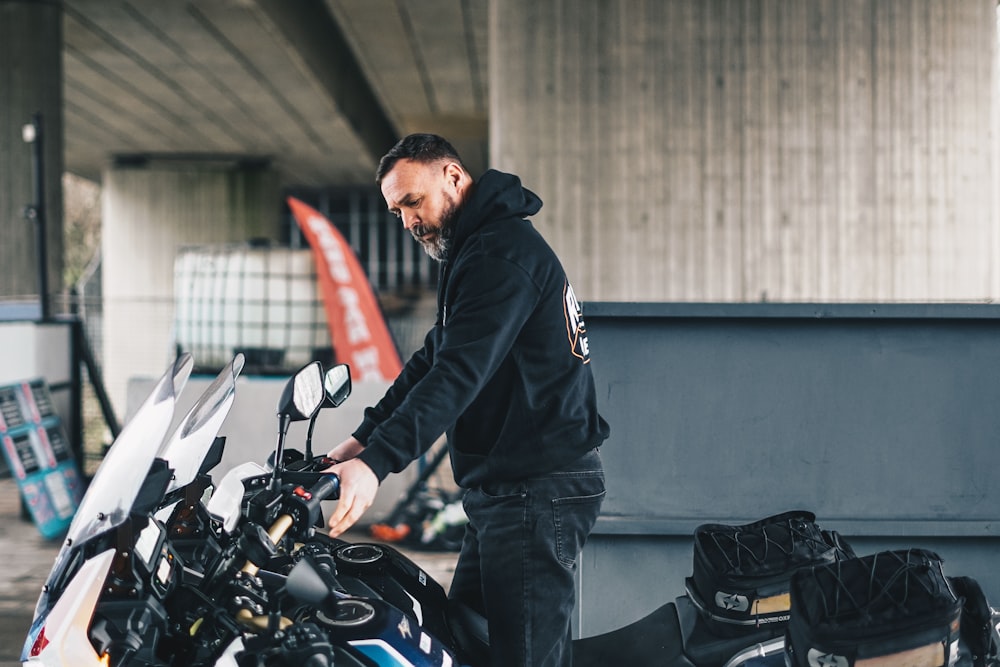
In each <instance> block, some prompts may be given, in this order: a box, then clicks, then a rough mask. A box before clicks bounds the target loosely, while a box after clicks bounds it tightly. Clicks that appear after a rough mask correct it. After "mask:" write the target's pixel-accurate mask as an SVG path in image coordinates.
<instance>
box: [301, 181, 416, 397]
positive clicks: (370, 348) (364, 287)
mask: <svg viewBox="0 0 1000 667" xmlns="http://www.w3.org/2000/svg"><path fill="white" fill-rule="evenodd" d="M288 205H289V207H291V209H292V215H294V216H295V221H296V222H297V223H298V224H299V228H300V229H301V230H302V233H303V234H304V235H305V237H306V240H307V241H308V242H309V245H310V247H312V250H313V257H314V258H315V260H316V273H317V275H318V277H319V289H320V294H321V295H322V296H323V305H324V307H325V309H326V322H327V326H329V327H330V338H331V339H332V340H333V352H334V355H335V357H336V359H337V362H338V363H346V364H350V366H351V375H352V376H353V377H354V378H356V379H358V380H374V381H391V380H394V379H396V376H397V375H399V372H400V371H401V370H402V369H403V363H402V361H401V360H400V358H399V351H398V350H397V349H396V344H395V343H394V342H393V340H392V335H391V334H390V333H389V327H388V326H386V323H385V318H384V317H382V309H381V308H379V305H378V301H377V300H376V298H375V292H374V291H373V290H372V287H371V284H370V283H369V282H368V276H366V275H365V272H364V269H363V268H362V267H361V262H359V261H358V258H357V256H356V255H355V254H354V251H353V250H352V249H351V246H350V245H348V243H347V239H345V238H344V236H343V235H342V234H341V233H340V232H339V231H338V230H337V228H336V227H334V226H333V224H332V223H331V222H330V221H329V220H327V219H326V217H325V216H324V215H323V214H322V213H320V212H319V211H317V210H316V209H314V208H312V207H311V206H308V205H307V204H305V203H303V202H301V201H299V200H298V199H295V198H294V197H289V198H288Z"/></svg>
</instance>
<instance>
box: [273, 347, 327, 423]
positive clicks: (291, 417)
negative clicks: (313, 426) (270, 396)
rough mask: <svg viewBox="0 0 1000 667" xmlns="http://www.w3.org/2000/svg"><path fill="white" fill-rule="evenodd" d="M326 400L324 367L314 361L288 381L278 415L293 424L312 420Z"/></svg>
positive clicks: (282, 393)
mask: <svg viewBox="0 0 1000 667" xmlns="http://www.w3.org/2000/svg"><path fill="white" fill-rule="evenodd" d="M324 400H326V395H325V393H324V391H323V365H322V364H320V363H319V362H318V361H314V362H312V363H311V364H308V365H306V366H304V367H302V368H301V369H300V370H299V371H298V372H297V373H296V374H295V375H293V376H292V377H291V378H290V379H289V380H288V383H287V384H286V385H285V389H284V390H283V391H282V392H281V399H280V400H279V401H278V415H279V416H281V417H284V418H286V419H288V421H293V422H296V421H305V420H307V419H312V418H313V417H314V416H316V413H317V412H319V409H320V407H322V406H323V401H324Z"/></svg>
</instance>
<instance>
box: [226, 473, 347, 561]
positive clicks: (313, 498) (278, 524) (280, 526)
mask: <svg viewBox="0 0 1000 667" xmlns="http://www.w3.org/2000/svg"><path fill="white" fill-rule="evenodd" d="M292 494H293V495H294V496H296V498H295V500H296V501H297V502H296V503H295V505H297V506H298V507H297V508H296V510H298V511H294V510H293V512H289V513H285V514H282V515H281V516H279V517H278V518H277V519H275V520H274V523H272V524H271V527H270V528H268V530H267V536H268V537H269V538H270V539H271V542H272V543H273V544H278V542H280V541H281V540H282V539H283V538H284V537H285V535H286V534H287V533H288V531H289V530H291V529H292V527H293V526H294V525H295V524H296V519H297V518H298V519H299V522H300V523H301V522H305V525H311V524H312V518H313V517H315V516H316V515H317V513H318V512H319V510H320V503H321V502H323V501H324V500H335V499H337V498H339V497H340V476H339V475H336V474H334V473H324V474H323V475H322V476H321V477H320V479H319V481H318V482H316V483H315V484H314V485H313V486H312V488H310V489H309V490H308V491H307V490H305V489H303V488H302V487H301V486H299V487H296V488H295V489H293V490H292ZM293 506H294V505H293ZM294 515H299V516H298V517H296V516H294ZM242 571H243V572H246V573H247V574H250V575H256V574H257V572H258V571H260V566H259V565H256V564H254V563H253V562H252V561H249V560H248V561H247V562H246V563H245V564H244V565H243V568H242Z"/></svg>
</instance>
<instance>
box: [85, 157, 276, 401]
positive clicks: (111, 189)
mask: <svg viewBox="0 0 1000 667" xmlns="http://www.w3.org/2000/svg"><path fill="white" fill-rule="evenodd" d="M103 180H104V190H103V210H104V228H103V234H102V248H101V252H102V256H103V262H104V264H103V273H102V280H103V282H102V286H103V293H104V338H103V340H104V355H103V356H104V360H105V362H104V363H105V367H104V379H105V382H106V384H107V388H108V393H109V395H110V396H111V399H112V402H113V403H114V404H115V409H116V412H117V413H118V414H119V415H121V414H124V413H125V389H126V383H127V382H128V379H129V378H130V377H133V376H136V375H138V376H142V375H149V376H154V377H156V376H158V374H159V373H160V372H162V369H163V368H164V367H165V365H166V363H167V362H168V360H170V359H172V358H173V357H174V350H173V349H172V331H171V328H172V325H173V317H174V295H173V284H174V258H175V255H176V253H177V249H178V248H179V247H181V246H182V245H197V244H202V243H219V242H225V241H244V240H246V239H250V238H254V237H261V238H271V239H277V235H278V228H279V211H280V208H279V199H278V188H277V180H276V178H275V176H274V174H273V173H272V172H271V170H270V169H267V168H242V169H241V168H236V167H232V166H219V165H216V166H213V165H211V164H200V165H199V164H191V163H186V164H168V165H158V166H157V165H153V166H145V167H136V168H126V167H119V168H112V169H109V170H108V171H107V172H105V174H104V179H103ZM195 361H196V362H197V360H195Z"/></svg>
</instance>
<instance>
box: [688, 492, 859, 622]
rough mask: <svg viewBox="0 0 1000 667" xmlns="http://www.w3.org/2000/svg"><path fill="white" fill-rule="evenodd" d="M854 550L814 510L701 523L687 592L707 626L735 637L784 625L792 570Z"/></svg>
mask: <svg viewBox="0 0 1000 667" xmlns="http://www.w3.org/2000/svg"><path fill="white" fill-rule="evenodd" d="M853 557H854V552H853V550H851V548H850V546H848V545H847V544H846V542H844V541H843V539H842V538H841V537H840V535H838V534H837V533H836V532H833V531H826V530H822V529H820V527H819V526H818V525H816V517H815V515H814V514H813V513H812V512H806V511H801V510H796V511H790V512H783V513H781V514H776V515H774V516H769V517H767V518H765V519H761V520H759V521H755V522H753V523H748V524H744V525H727V524H715V523H709V524H703V525H701V526H698V528H697V529H696V530H695V533H694V568H693V571H692V575H691V576H690V577H688V578H687V580H686V582H685V583H686V588H687V593H688V596H689V597H690V598H691V600H692V602H694V604H695V605H696V606H697V607H698V608H699V609H700V611H701V613H702V616H703V618H704V620H705V623H706V625H707V626H708V627H709V629H710V630H711V631H712V632H713V633H715V634H717V635H719V636H722V637H733V636H739V635H742V634H745V633H746V632H748V631H754V630H757V629H760V628H761V627H762V626H769V627H771V628H773V630H774V631H775V633H778V632H780V631H782V630H783V628H784V624H785V623H786V622H787V621H788V610H789V606H790V605H789V596H788V595H789V594H788V587H789V582H790V580H791V576H792V574H793V573H794V572H796V571H797V570H799V569H801V568H805V567H813V566H816V565H826V564H828V563H833V562H835V561H838V560H842V559H845V558H853Z"/></svg>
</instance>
